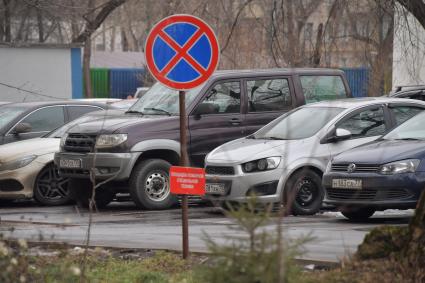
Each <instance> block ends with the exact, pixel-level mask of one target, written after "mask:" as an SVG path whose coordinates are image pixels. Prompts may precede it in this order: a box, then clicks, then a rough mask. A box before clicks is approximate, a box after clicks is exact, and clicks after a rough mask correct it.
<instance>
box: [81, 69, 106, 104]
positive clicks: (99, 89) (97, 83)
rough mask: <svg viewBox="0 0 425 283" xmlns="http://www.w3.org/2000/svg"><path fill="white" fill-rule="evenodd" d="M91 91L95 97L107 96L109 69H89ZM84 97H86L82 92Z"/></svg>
mask: <svg viewBox="0 0 425 283" xmlns="http://www.w3.org/2000/svg"><path fill="white" fill-rule="evenodd" d="M90 80H91V91H92V94H93V97H95V98H108V97H109V69H106V68H93V69H90ZM84 97H86V95H85V93H84Z"/></svg>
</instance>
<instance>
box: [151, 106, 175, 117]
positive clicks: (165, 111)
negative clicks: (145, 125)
mask: <svg viewBox="0 0 425 283" xmlns="http://www.w3.org/2000/svg"><path fill="white" fill-rule="evenodd" d="M145 110H153V111H157V112H162V113H165V114H167V115H168V116H171V113H170V112H168V111H167V110H164V109H160V108H155V107H151V108H145Z"/></svg>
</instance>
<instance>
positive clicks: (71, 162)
mask: <svg viewBox="0 0 425 283" xmlns="http://www.w3.org/2000/svg"><path fill="white" fill-rule="evenodd" d="M59 167H61V168H81V159H60V160H59Z"/></svg>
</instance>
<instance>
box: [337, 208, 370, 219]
mask: <svg viewBox="0 0 425 283" xmlns="http://www.w3.org/2000/svg"><path fill="white" fill-rule="evenodd" d="M375 211H376V210H375V209H373V208H369V207H363V208H357V209H349V210H348V209H347V210H342V211H341V213H342V215H344V216H345V217H346V218H348V219H349V220H351V221H364V220H367V219H369V218H370V217H371V216H372V215H373V214H374V213H375Z"/></svg>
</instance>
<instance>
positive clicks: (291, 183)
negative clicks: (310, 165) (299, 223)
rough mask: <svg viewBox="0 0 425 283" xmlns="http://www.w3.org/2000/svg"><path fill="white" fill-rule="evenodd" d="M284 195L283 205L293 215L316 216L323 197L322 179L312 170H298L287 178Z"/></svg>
mask: <svg viewBox="0 0 425 283" xmlns="http://www.w3.org/2000/svg"><path fill="white" fill-rule="evenodd" d="M285 194H286V197H285V205H286V206H289V207H290V211H291V213H292V214H293V215H313V214H316V213H317V212H318V211H319V210H320V208H321V207H322V201H323V197H324V190H323V187H322V178H321V177H320V176H319V175H318V174H317V173H316V172H314V171H312V170H309V169H305V170H300V171H298V172H296V173H295V174H294V175H292V176H291V177H290V178H289V180H288V183H287V185H286V187H285Z"/></svg>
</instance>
